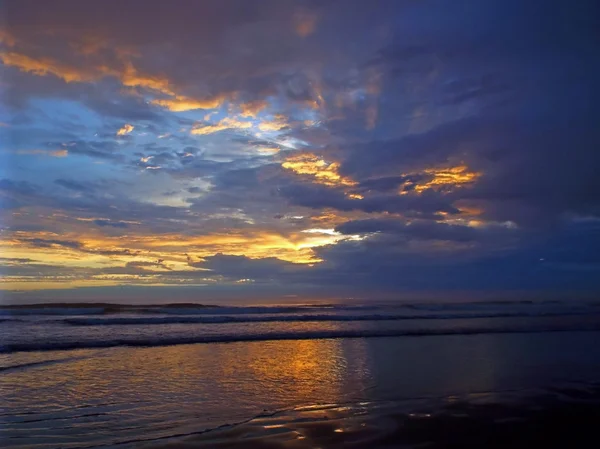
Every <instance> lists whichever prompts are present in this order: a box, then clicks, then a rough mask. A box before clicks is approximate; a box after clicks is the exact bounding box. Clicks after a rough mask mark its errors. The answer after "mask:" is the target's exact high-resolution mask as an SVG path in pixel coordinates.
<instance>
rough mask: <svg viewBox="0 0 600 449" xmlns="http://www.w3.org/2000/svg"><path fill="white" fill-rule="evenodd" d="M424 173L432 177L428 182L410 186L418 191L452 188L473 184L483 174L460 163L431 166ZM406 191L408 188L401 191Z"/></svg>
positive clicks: (403, 192) (404, 192)
mask: <svg viewBox="0 0 600 449" xmlns="http://www.w3.org/2000/svg"><path fill="white" fill-rule="evenodd" d="M422 173H424V174H427V175H429V176H431V177H432V178H431V179H430V180H429V181H427V182H423V183H420V184H414V185H410V187H412V189H413V190H414V191H415V192H418V193H421V192H423V191H425V190H429V189H432V190H452V189H453V188H455V187H460V186H465V185H469V184H472V183H473V182H475V181H476V180H477V179H478V178H479V177H480V176H481V173H478V172H473V171H470V170H469V167H467V166H466V165H458V166H455V167H449V168H429V169H426V170H423V172H422ZM404 176H406V175H404ZM405 187H406V186H405ZM406 193H407V190H402V191H401V192H400V194H406Z"/></svg>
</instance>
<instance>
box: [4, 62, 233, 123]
mask: <svg viewBox="0 0 600 449" xmlns="http://www.w3.org/2000/svg"><path fill="white" fill-rule="evenodd" d="M127 55H129V53H127V52H125V53H123V54H120V57H126V56H127ZM0 60H1V61H2V62H3V64H4V65H7V66H11V67H16V68H18V69H19V70H21V71H23V72H29V73H33V74H35V75H39V76H46V75H49V74H50V75H54V76H56V77H58V78H61V79H62V80H64V81H66V82H67V83H72V82H93V81H96V80H98V79H100V78H103V77H115V78H117V79H118V80H119V81H120V82H121V84H122V85H123V86H124V87H125V88H130V89H131V90H130V91H127V93H129V94H135V88H143V89H149V90H152V91H155V92H159V93H161V94H163V95H166V96H168V97H170V98H167V99H156V100H153V101H152V104H155V105H158V106H162V107H164V108H167V109H169V110H170V111H173V112H182V111H189V110H193V109H213V108H216V107H219V106H221V105H222V104H223V102H224V101H225V97H224V96H223V95H220V96H216V97H213V98H208V99H194V98H191V97H187V96H184V95H180V94H178V93H177V92H175V91H174V89H173V86H172V85H171V82H170V81H169V79H168V78H166V77H165V76H159V75H154V76H153V75H147V74H143V73H140V72H139V71H138V70H137V69H136V68H135V67H134V65H133V64H132V63H131V61H125V62H124V67H123V68H118V69H117V68H112V67H108V66H106V65H100V66H95V67H94V66H86V68H85V69H82V68H79V67H72V66H69V65H66V64H62V63H60V62H58V61H56V60H53V59H50V58H33V57H30V56H27V55H24V54H20V53H16V52H3V53H0Z"/></svg>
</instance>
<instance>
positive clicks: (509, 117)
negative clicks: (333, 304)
mask: <svg viewBox="0 0 600 449" xmlns="http://www.w3.org/2000/svg"><path fill="white" fill-rule="evenodd" d="M376 3H377V4H376V7H374V5H372V4H370V3H366V2H363V1H358V0H357V1H354V0H348V1H344V2H313V1H309V0H306V1H301V0H298V1H286V2H282V1H278V0H277V1H276V0H266V1H262V2H260V4H259V5H256V4H254V3H252V4H250V3H249V2H246V1H243V0H239V1H238V0H228V1H202V2H197V1H191V0H190V1H185V0H182V1H178V2H175V3H173V4H168V5H167V4H165V3H164V2H160V1H142V0H139V1H138V0H127V1H119V2H117V1H112V0H111V1H104V2H99V1H98V2H93V1H92V2H79V1H75V0H72V1H71V0H55V1H53V2H51V4H48V5H46V4H40V2H35V1H30V0H19V1H16V0H14V1H13V0H9V1H6V2H4V3H3V7H2V8H3V10H2V17H3V18H4V19H3V22H1V23H0V37H1V38H2V47H1V50H0V61H2V64H3V68H2V79H3V86H2V87H3V97H2V98H3V101H2V107H1V109H0V123H1V125H2V126H0V134H1V137H2V138H1V139H0V157H1V161H2V164H1V168H0V208H1V223H0V225H1V235H0V237H1V240H0V253H1V254H2V257H3V259H2V261H3V263H2V268H1V269H0V270H1V272H0V274H1V275H2V278H1V281H2V282H0V289H2V290H3V291H4V292H5V293H6V294H7V295H10V297H12V295H14V297H15V298H17V297H19V296H18V294H17V293H19V292H20V293H19V294H20V295H21V296H20V297H27V298H29V297H35V295H40V294H44V295H50V297H52V295H53V294H54V293H52V292H53V291H55V290H57V289H76V291H77V292H78V293H77V295H79V296H78V297H79V298H86V297H88V296H89V295H90V294H91V293H90V292H97V291H98V290H97V288H100V289H104V290H101V291H104V292H105V293H104V294H106V296H107V297H110V295H115V294H119V293H117V292H118V288H120V287H122V286H131V287H132V289H133V290H130V291H129V292H130V293H131V292H134V291H135V288H139V289H140V290H139V291H140V292H141V291H144V292H146V291H147V289H145V288H146V287H154V288H158V287H162V288H163V289H177V288H183V287H185V286H187V287H190V289H191V290H186V291H188V292H191V293H189V295H191V296H193V297H196V296H198V297H199V296H202V295H205V296H209V297H210V296H211V295H215V294H220V293H218V292H225V293H223V294H225V295H231V296H236V297H238V296H239V297H246V296H256V295H260V294H262V293H264V292H270V294H274V295H281V296H284V295H286V294H300V295H321V296H347V295H350V294H352V295H362V296H394V295H400V294H406V293H407V292H423V291H432V292H433V291H438V292H444V291H445V292H448V291H472V292H499V294H500V293H502V292H508V291H530V292H536V293H540V294H543V293H544V292H548V291H554V292H564V294H576V293H580V292H583V293H593V292H597V291H598V290H599V289H600V276H599V275H598V274H600V256H599V254H600V177H599V176H598V173H600V153H599V152H598V148H600V127H598V123H599V119H600V114H599V110H598V104H599V101H600V90H599V88H598V85H597V84H598V79H600V62H599V60H598V58H597V56H596V53H597V49H598V48H599V46H600V38H599V34H598V32H597V18H598V17H600V15H599V14H598V13H599V12H600V11H598V6H597V5H596V2H592V1H587V0H586V1H582V2H580V3H578V5H577V7H576V8H575V7H573V6H572V5H571V6H569V5H566V4H565V3H564V2H558V1H546V2H538V1H536V0H528V1H522V0H519V1H517V0H508V1H492V2H480V1H475V0H460V1H458V2H446V1H441V0H439V1H437V0H427V1H422V2H413V1H410V0H406V1H397V0H389V1H388V0H379V1H378V2H376ZM85 287H87V288H85ZM43 290H48V291H47V292H42V291H43ZM130 293H128V294H130ZM62 294H63V293H59V292H57V293H55V297H57V298H60V297H61V296H60V295H62ZM97 294H98V293H94V295H97ZM131 294H133V293H131Z"/></svg>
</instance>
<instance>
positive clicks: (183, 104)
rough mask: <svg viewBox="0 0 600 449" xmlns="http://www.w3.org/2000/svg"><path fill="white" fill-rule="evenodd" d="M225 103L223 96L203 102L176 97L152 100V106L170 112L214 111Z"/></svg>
mask: <svg viewBox="0 0 600 449" xmlns="http://www.w3.org/2000/svg"><path fill="white" fill-rule="evenodd" d="M224 101H225V97H224V96H218V97H214V98H207V99H205V100H194V99H190V98H186V97H183V96H181V95H177V96H176V97H175V98H170V99H160V100H153V101H152V104H156V105H158V106H162V107H164V108H166V109H168V110H169V111H172V112H184V111H192V110H194V109H215V108H218V107H220V106H221V105H222V104H223V103H224Z"/></svg>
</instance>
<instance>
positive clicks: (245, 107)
mask: <svg viewBox="0 0 600 449" xmlns="http://www.w3.org/2000/svg"><path fill="white" fill-rule="evenodd" d="M268 105H269V103H268V102H267V101H266V100H255V101H251V102H249V103H243V104H241V105H240V111H241V114H240V115H241V116H242V117H251V118H256V116H257V115H258V113H259V112H261V111H263V110H264V109H265V108H266V107H267V106H268Z"/></svg>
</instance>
